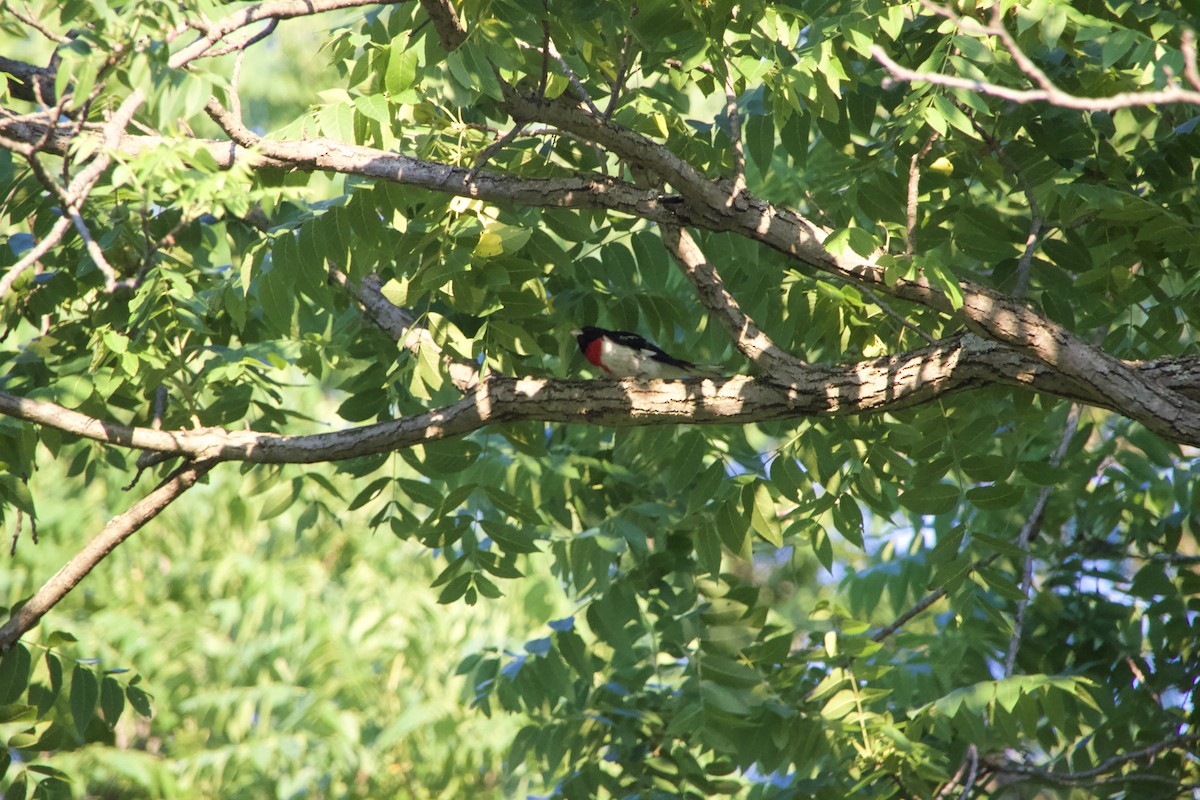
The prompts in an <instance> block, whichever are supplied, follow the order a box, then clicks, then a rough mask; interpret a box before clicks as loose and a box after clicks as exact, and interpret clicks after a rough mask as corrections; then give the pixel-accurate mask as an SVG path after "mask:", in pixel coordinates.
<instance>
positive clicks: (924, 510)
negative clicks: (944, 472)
mask: <svg viewBox="0 0 1200 800" xmlns="http://www.w3.org/2000/svg"><path fill="white" fill-rule="evenodd" d="M961 494H962V493H961V492H960V491H959V488H958V487H957V486H952V485H951V484H948V483H931V484H927V485H925V486H918V487H916V488H912V489H906V490H905V491H904V493H903V494H901V495H900V505H902V506H904V507H905V508H907V509H908V510H909V511H913V512H915V513H917V514H948V513H949V512H951V511H953V510H954V508H955V507H956V506H957V505H958V500H959V497H960V496H961Z"/></svg>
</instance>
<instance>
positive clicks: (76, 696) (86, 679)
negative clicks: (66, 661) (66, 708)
mask: <svg viewBox="0 0 1200 800" xmlns="http://www.w3.org/2000/svg"><path fill="white" fill-rule="evenodd" d="M99 698H100V687H99V686H98V685H97V683H96V673H95V672H92V670H90V669H87V668H86V667H83V666H80V665H78V664H77V665H76V666H75V669H73V670H72V671H71V719H72V720H73V721H74V722H75V730H76V731H77V732H78V733H79V735H80V736H85V734H86V731H87V727H88V723H90V722H91V721H92V718H93V717H95V716H96V701H97V700H98V699H99ZM85 738H86V736H85Z"/></svg>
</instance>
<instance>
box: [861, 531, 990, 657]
mask: <svg viewBox="0 0 1200 800" xmlns="http://www.w3.org/2000/svg"><path fill="white" fill-rule="evenodd" d="M999 557H1000V554H999V553H992V554H991V555H990V556H987V557H986V558H981V559H979V560H978V561H976V562H975V563H974V564H972V565H971V566H970V567H968V568H967V572H978V571H979V570H981V569H983V568H985V567H988V566H991V564H992V562H993V561H995V560H996V559H998V558H999ZM946 594H947V592H946V588H945V587H944V586H943V587H940V588H938V589H934V590H933V591H932V592H930V593H929V594H927V595H925V596H924V597H922V598H921V599H920V600H918V601H917V602H916V603H915V604H914V605H913V606H912V607H911V608H910V609H908V610H907V611H905V612H904V613H903V614H901V615H900V616H898V617H896V619H895V620H893V621H892V622H891V623H890V624H888V625H885V626H884V627H882V628H880V629H879V630H877V631H875V633H873V634H872V635H871V641H873V642H882V641H883V640H884V639H886V638H888V637H889V636H891V635H892V634H894V633H895V632H896V631H898V630H900V629H901V628H903V627H904V626H905V625H907V624H908V622H909V620H911V619H912V618H913V617H915V616H917V615H918V614H920V613H921V612H922V611H924V610H925V609H927V608H929V607H930V606H931V605H933V604H934V603H936V602H937V601H938V600H941V599H942V598H943V597H945V596H946Z"/></svg>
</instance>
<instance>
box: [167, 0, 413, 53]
mask: <svg viewBox="0 0 1200 800" xmlns="http://www.w3.org/2000/svg"><path fill="white" fill-rule="evenodd" d="M400 2H403V0H266V2H262V3H255V4H254V5H250V6H247V7H246V8H244V9H242V10H241V11H237V12H235V13H233V14H230V15H229V16H227V17H223V18H222V19H221V20H219V21H218V22H215V23H211V24H203V23H197V22H195V21H193V26H194V27H199V28H200V31H201V33H202V35H201V37H200V38H199V39H197V40H196V41H194V42H192V43H191V44H189V45H186V46H185V47H183V48H181V49H180V50H179V51H177V52H176V53H174V54H173V55H172V56H171V58H170V60H169V61H168V63H169V64H170V66H171V67H172V68H173V69H180V68H182V67H186V66H187V65H188V64H190V63H191V62H193V61H195V60H196V59H198V58H204V57H207V56H210V55H215V53H212V52H210V51H211V50H212V48H213V47H214V46H215V45H216V44H217V43H218V42H220V41H221V40H222V39H224V38H225V37H226V36H228V35H229V34H231V33H235V32H237V31H239V30H241V29H242V28H245V27H247V26H249V25H253V24H255V23H257V22H262V21H263V20H281V19H294V18H296V17H310V16H312V15H314V14H321V13H324V12H326V11H338V10H341V9H346V8H359V7H361V6H379V5H398V4H399V3H400ZM225 52H228V51H225Z"/></svg>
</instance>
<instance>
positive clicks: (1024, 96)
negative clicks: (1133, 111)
mask: <svg viewBox="0 0 1200 800" xmlns="http://www.w3.org/2000/svg"><path fill="white" fill-rule="evenodd" d="M871 55H872V56H873V57H874V58H875V60H876V61H878V62H879V63H880V64H883V66H884V68H885V69H887V71H888V72H890V73H892V76H893V77H894V78H895V79H896V80H901V81H906V82H909V83H929V84H933V85H934V86H948V87H950V88H952V89H969V90H971V91H973V92H979V93H980V94H986V95H990V96H992V97H998V98H1000V99H1001V100H1007V101H1009V102H1010V103H1049V104H1051V105H1055V106H1059V107H1060V108H1073V109H1077V110H1079V111H1116V110H1117V109H1118V108H1141V107H1144V106H1157V105H1165V104H1169V103H1190V104H1192V105H1200V91H1191V90H1188V89H1179V88H1174V89H1160V90H1157V91H1139V92H1118V93H1117V94H1114V95H1110V96H1108V97H1079V96H1076V95H1073V94H1071V93H1069V92H1065V91H1063V90H1062V89H1059V88H1058V87H1056V86H1053V85H1050V86H1049V88H1042V89H1010V88H1008V87H1007V86H999V85H997V84H994V83H987V82H985V81H980V80H975V79H974V78H960V77H958V76H956V75H943V74H942V73H940V72H918V71H916V70H911V69H908V68H906V67H902V66H900V65H899V64H897V63H896V62H895V61H893V60H892V58H891V57H890V56H888V54H887V53H886V52H885V51H884V49H883V48H882V47H880V46H879V45H872V47H871ZM1038 71H1039V72H1040V70H1038ZM1043 74H1044V73H1043Z"/></svg>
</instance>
